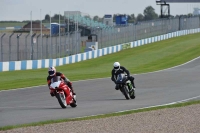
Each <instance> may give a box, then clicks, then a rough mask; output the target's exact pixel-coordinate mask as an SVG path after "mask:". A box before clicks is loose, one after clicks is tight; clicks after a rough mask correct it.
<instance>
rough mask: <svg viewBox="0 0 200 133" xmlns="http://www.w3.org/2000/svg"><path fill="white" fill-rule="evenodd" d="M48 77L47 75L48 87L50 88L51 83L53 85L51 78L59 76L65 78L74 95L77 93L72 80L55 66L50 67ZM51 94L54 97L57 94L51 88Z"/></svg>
mask: <svg viewBox="0 0 200 133" xmlns="http://www.w3.org/2000/svg"><path fill="white" fill-rule="evenodd" d="M48 74H49V75H48V77H47V83H48V87H49V89H50V85H51V80H52V78H53V77H55V76H59V77H60V78H61V79H63V80H64V82H65V83H66V84H67V85H68V86H69V88H70V89H71V90H72V93H73V95H76V93H75V92H74V89H73V87H72V82H70V80H69V79H68V78H66V77H65V75H64V74H62V73H61V72H56V68H55V67H49V69H48ZM50 95H51V96H52V97H53V96H55V94H54V91H53V90H51V89H50Z"/></svg>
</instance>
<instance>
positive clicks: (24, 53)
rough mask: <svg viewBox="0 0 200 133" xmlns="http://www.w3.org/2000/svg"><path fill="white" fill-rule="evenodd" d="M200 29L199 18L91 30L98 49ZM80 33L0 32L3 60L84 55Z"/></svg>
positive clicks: (145, 22) (143, 22)
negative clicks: (52, 34)
mask: <svg viewBox="0 0 200 133" xmlns="http://www.w3.org/2000/svg"><path fill="white" fill-rule="evenodd" d="M199 27H200V18H199V17H190V18H184V17H180V18H172V19H158V20H152V21H142V22H138V23H137V24H129V25H121V26H113V27H109V28H99V27H96V28H92V29H91V30H92V33H93V34H96V35H97V37H98V40H97V41H98V48H104V47H108V46H114V45H118V44H122V43H127V42H132V41H135V40H140V39H144V38H149V37H153V36H157V35H162V34H166V33H170V32H175V31H178V30H185V29H195V28H199ZM86 40H87V37H81V34H80V31H76V32H70V33H65V34H61V35H60V36H59V35H54V36H49V35H42V36H41V35H40V34H33V35H32V36H31V35H30V34H29V33H22V34H17V33H0V61H1V62H4V61H19V60H37V59H51V58H59V57H64V56H69V55H73V54H77V53H81V52H84V51H83V48H84V45H83V44H85V43H84V42H85V41H86Z"/></svg>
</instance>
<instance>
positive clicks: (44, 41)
mask: <svg viewBox="0 0 200 133" xmlns="http://www.w3.org/2000/svg"><path fill="white" fill-rule="evenodd" d="M0 37H1V43H0V53H1V54H0V60H1V62H3V61H20V60H36V59H49V58H59V57H64V56H69V55H73V54H77V53H80V51H81V47H80V46H81V45H80V42H81V36H80V32H71V33H66V34H62V35H60V36H59V35H54V36H49V35H42V36H41V35H40V34H32V36H31V35H30V34H29V33H22V34H18V33H4V34H0Z"/></svg>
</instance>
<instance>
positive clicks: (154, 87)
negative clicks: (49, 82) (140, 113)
mask: <svg viewBox="0 0 200 133" xmlns="http://www.w3.org/2000/svg"><path fill="white" fill-rule="evenodd" d="M199 75H200V58H197V59H195V60H193V61H190V62H188V63H186V64H183V65H180V66H177V67H174V68H171V69H166V70H163V71H157V72H152V73H146V74H137V75H132V76H134V77H135V84H136V99H133V100H126V99H125V97H124V96H123V95H122V94H121V92H120V91H117V90H115V89H114V83H113V82H112V81H111V80H110V78H102V79H94V80H86V81H76V82H73V86H74V89H75V91H76V93H77V104H78V106H77V107H76V108H71V107H70V106H69V107H67V108H66V109H62V108H61V107H60V105H59V103H58V101H57V99H56V98H55V97H51V96H50V94H49V90H48V88H47V86H46V85H45V86H38V87H30V88H27V89H17V90H11V91H1V92H0V127H2V126H8V125H16V124H25V123H32V122H39V121H45V120H55V119H65V118H75V117H84V116H91V115H98V114H106V113H112V112H118V111H123V110H131V109H138V108H144V107H149V106H156V105H162V104H168V103H173V102H177V101H181V100H185V99H192V98H199V97H200V87H199V86H200V76H199ZM44 80H45V79H44Z"/></svg>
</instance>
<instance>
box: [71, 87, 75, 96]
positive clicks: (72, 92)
mask: <svg viewBox="0 0 200 133" xmlns="http://www.w3.org/2000/svg"><path fill="white" fill-rule="evenodd" d="M70 89H71V90H72V94H73V95H76V93H75V92H74V89H73V87H72V86H71V88H70Z"/></svg>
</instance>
